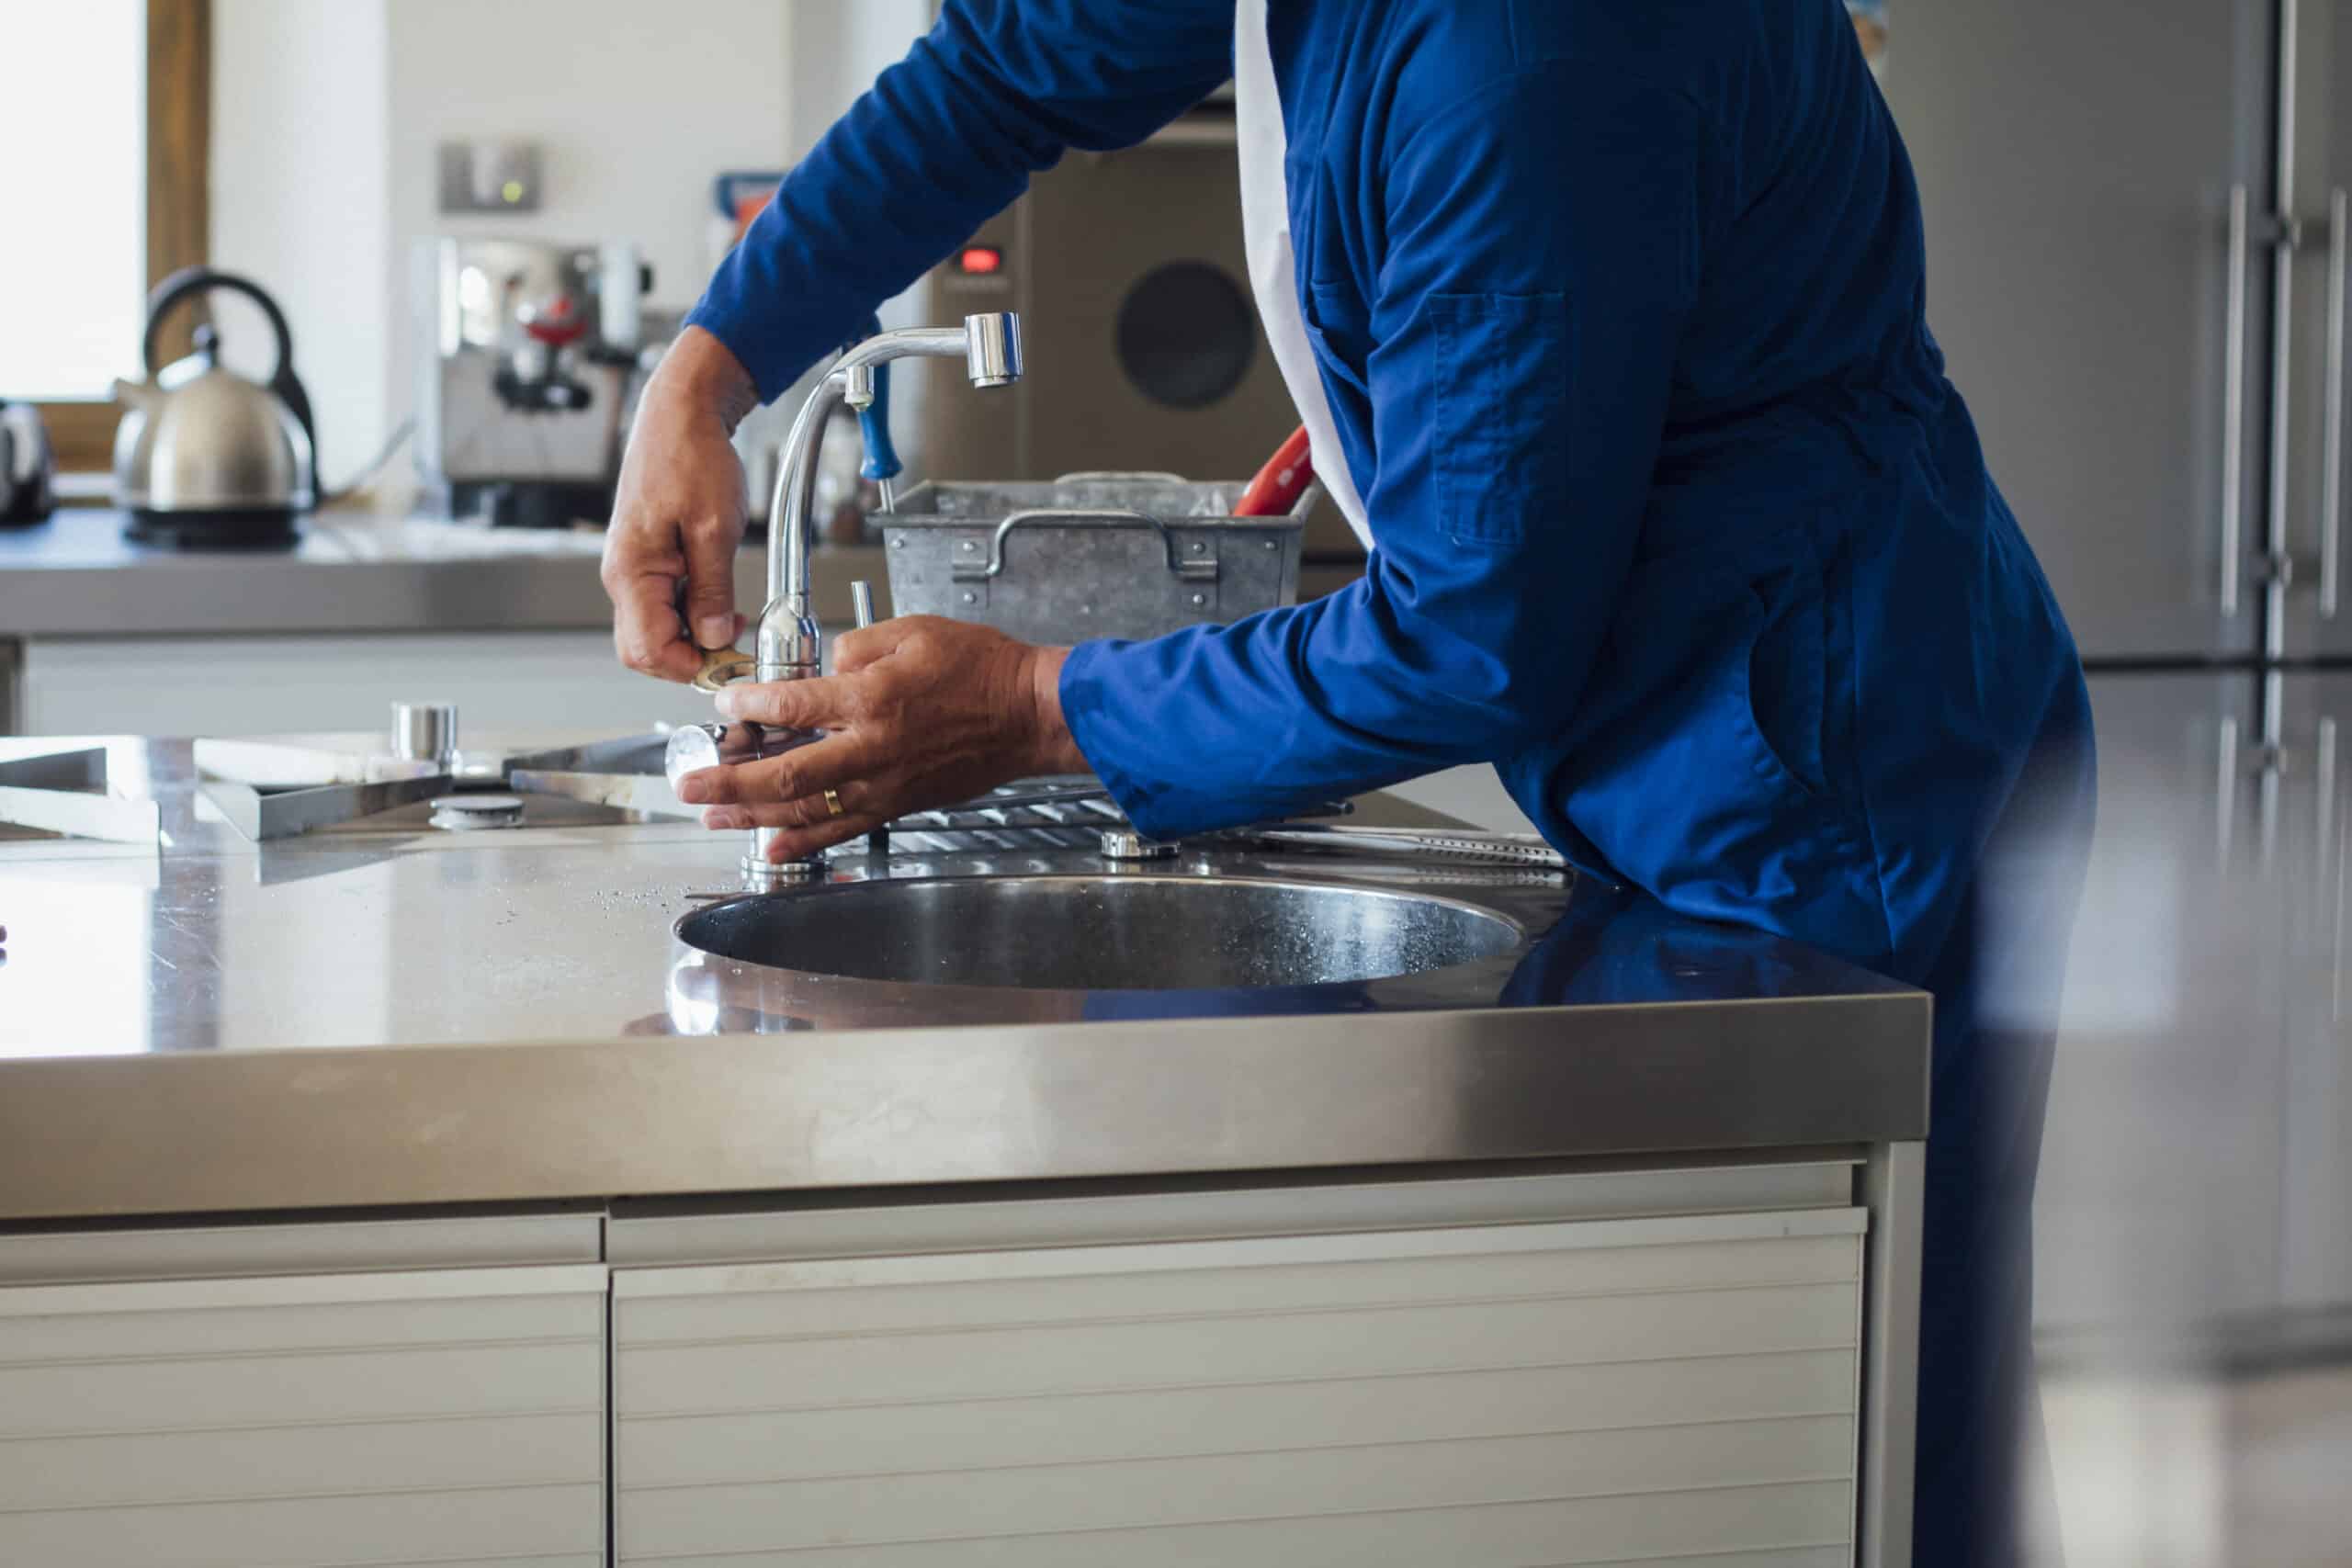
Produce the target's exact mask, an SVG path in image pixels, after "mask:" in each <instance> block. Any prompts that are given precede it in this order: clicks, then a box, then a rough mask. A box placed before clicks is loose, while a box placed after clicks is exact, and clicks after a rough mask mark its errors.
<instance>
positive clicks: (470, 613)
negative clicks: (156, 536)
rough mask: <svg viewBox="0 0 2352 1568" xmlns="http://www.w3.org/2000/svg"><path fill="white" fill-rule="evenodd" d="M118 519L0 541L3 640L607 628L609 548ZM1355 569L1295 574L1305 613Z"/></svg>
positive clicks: (868, 563) (830, 570)
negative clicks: (281, 532) (197, 542)
mask: <svg viewBox="0 0 2352 1568" xmlns="http://www.w3.org/2000/svg"><path fill="white" fill-rule="evenodd" d="M122 524H123V518H122V514H121V513H119V512H114V511H110V510H105V509H86V508H67V509H65V510H63V511H61V512H60V513H57V515H56V516H54V517H53V518H51V520H50V521H48V522H47V523H42V524H37V525H32V526H30V527H0V637H122V636H139V637H166V636H178V635H183V634H223V635H235V634H247V635H250V634H254V633H265V632H385V631H522V630H552V629H576V628H580V627H598V626H609V625H610V624H611V622H612V610H611V606H610V605H609V604H606V603H605V591H604V588H603V586H602V585H601V584H600V583H599V582H598V581H597V580H596V566H597V560H598V558H599V556H600V555H601V553H602V551H603V549H604V539H605V536H604V534H603V533H602V532H601V531H599V530H594V529H575V530H555V529H530V528H491V527H488V526H485V525H481V524H479V523H452V522H449V521H447V520H445V519H438V518H433V517H387V516H379V515H377V514H374V513H367V512H360V511H328V512H323V513H319V514H318V515H316V516H314V517H311V518H309V519H307V520H306V521H305V522H304V523H303V524H302V534H301V537H300V540H299V541H298V542H297V543H295V544H294V545H292V546H290V547H284V548H278V549H264V550H211V551H189V550H175V549H163V548H157V547H153V546H150V545H140V544H134V543H132V542H130V540H128V539H125V538H124V537H123V536H122ZM1361 571H1362V568H1361V565H1360V564H1357V565H1350V564H1347V563H1339V564H1327V565H1317V564H1314V563H1309V564H1308V565H1307V566H1306V567H1305V568H1304V569H1302V571H1301V574H1300V576H1301V583H1300V592H1301V594H1302V595H1303V596H1306V597H1309V598H1312V597H1314V596H1316V595H1318V594H1322V593H1328V592H1331V591H1332V590H1333V589H1335V588H1337V587H1339V586H1340V585H1341V584H1342V583H1345V582H1347V581H1351V579H1353V578H1354V577H1356V576H1358V575H1360V573H1361ZM763 574H764V567H763V543H762V542H761V541H760V540H759V539H758V538H756V537H755V538H754V539H753V540H752V542H750V543H748V544H747V545H746V546H745V547H744V548H743V550H742V551H741V553H740V554H738V556H737V557H736V561H735V603H736V605H737V607H738V608H740V609H741V610H742V611H743V612H744V613H745V614H747V615H749V614H753V613H755V612H756V611H757V610H758V608H759V605H760V604H761V603H762V602H763V599H764V598H765V594H766V583H765V578H764V575H763ZM812 578H813V586H814V589H815V592H816V609H817V615H818V618H819V619H820V620H822V621H824V622H826V623H827V624H829V625H835V624H838V625H842V626H846V625H848V624H850V621H851V619H852V615H851V610H850V597H849V585H850V583H851V582H852V581H855V580H856V579H859V578H865V579H867V580H869V581H872V582H873V583H874V584H875V587H876V592H877V593H879V594H881V596H882V598H883V600H884V604H885V606H886V608H885V612H884V613H886V614H887V613H888V610H887V604H888V581H889V572H888V569H887V567H886V565H885V563H884V561H883V558H882V550H881V548H880V547H879V546H839V545H829V546H820V547H819V550H818V552H817V559H816V563H815V569H814V570H813V572H812Z"/></svg>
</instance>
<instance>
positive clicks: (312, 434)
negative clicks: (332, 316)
mask: <svg viewBox="0 0 2352 1568" xmlns="http://www.w3.org/2000/svg"><path fill="white" fill-rule="evenodd" d="M216 288H225V289H227V290H229V291H230V292H231V293H233V294H242V295H243V296H245V298H247V299H251V300H252V301H253V302H254V304H256V305H258V306H260V307H261V313H262V314H263V316H265V317H266V318H267V319H268V321H269V330H270V332H271V333H273V334H275V335H276V337H277V365H276V366H275V367H272V368H271V370H270V373H269V389H270V390H271V391H272V392H275V393H276V394H277V399H278V400H279V401H280V402H282V403H284V404H285V405H286V407H287V410H288V412H290V413H292V414H293V416H294V423H297V424H299V425H300V426H301V427H302V434H303V435H304V436H306V437H308V438H309V440H310V443H311V494H312V496H314V497H317V496H322V495H323V494H324V487H323V486H322V484H321V483H320V480H319V429H318V423H317V421H316V420H315V419H314V418H313V417H312V415H311V394H310V393H309V392H307V391H305V390H304V389H303V388H302V381H301V378H300V377H298V376H296V375H295V374H294V334H293V333H292V332H291V331H290V330H289V329H288V327H287V325H286V312H284V311H283V310H279V309H278V308H277V300H275V299H271V298H270V297H269V295H268V294H267V292H266V291H265V290H264V289H263V288H262V286H261V285H260V284H258V283H255V282H254V280H253V279H251V278H249V277H243V276H239V275H238V274H236V273H233V272H216V271H215V270H213V269H212V268H211V267H209V266H184V267H182V268H180V269H179V271H177V272H175V273H173V274H172V275H171V276H168V277H166V278H164V280H163V281H162V282H161V283H158V284H157V285H155V288H154V292H153V293H151V294H149V295H148V296H147V334H146V337H145V339H144V340H143V341H142V343H141V348H140V358H141V362H142V363H144V364H145V366H146V367H147V378H148V379H149V380H151V381H152V380H153V379H154V378H155V377H156V375H157V373H158V372H160V371H161V370H162V369H163V367H162V366H160V365H158V364H157V363H156V359H157V357H158V355H159V354H160V352H161V346H160V343H159V338H160V335H161V333H162V331H163V326H164V318H165V317H166V316H168V315H170V314H171V313H172V310H173V308H174V307H175V306H176V305H178V304H179V303H180V302H181V301H182V300H184V299H192V298H194V297H195V296H197V295H199V294H209V293H211V292H212V291H213V290H214V289H216Z"/></svg>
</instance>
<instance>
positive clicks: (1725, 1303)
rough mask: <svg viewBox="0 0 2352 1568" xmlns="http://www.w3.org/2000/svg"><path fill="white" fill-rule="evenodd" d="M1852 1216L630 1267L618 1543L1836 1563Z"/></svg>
mask: <svg viewBox="0 0 2352 1568" xmlns="http://www.w3.org/2000/svg"><path fill="white" fill-rule="evenodd" d="M1862 1223H1863V1216H1862V1214H1861V1213H1860V1211H1858V1210H1851V1209H1826V1210H1810V1211H1804V1212H1788V1213H1747V1214H1722V1215H1706V1216H1696V1217H1690V1218H1670V1219H1669V1218H1660V1219H1635V1220H1613V1221H1611V1220H1602V1221H1585V1222H1578V1223H1573V1224H1510V1225H1488V1226H1474V1227H1456V1228H1446V1229H1430V1230H1419V1231H1401V1232H1388V1233H1374V1234H1358V1235H1321V1236H1296V1237H1275V1238H1264V1239H1250V1240H1235V1241H1202V1242H1177V1243H1166V1244H1157V1245H1150V1246H1135V1247H1117V1246H1091V1247H1068V1248H1059V1249H1038V1250H1027V1251H1008V1252H989V1253H971V1254H939V1255H933V1256H926V1257H913V1258H856V1259H843V1260H835V1261H811V1262H797V1263H789V1264H770V1265H752V1266H741V1267H727V1268H693V1269H622V1270H617V1271H616V1273H615V1276H614V1292H615V1301H614V1342H615V1367H614V1378H615V1383H614V1389H615V1393H614V1397H615V1411H616V1427H615V1430H616V1439H615V1440H616V1452H615V1459H616V1470H615V1480H616V1527H617V1540H618V1550H619V1554H620V1560H621V1561H622V1562H628V1563H634V1564H663V1565H667V1568H684V1564H687V1563H709V1562H724V1563H728V1564H730V1565H733V1564H762V1563H768V1564H776V1565H784V1564H790V1565H792V1568H929V1565H932V1564H947V1563H953V1564H956V1568H964V1565H967V1564H970V1565H981V1568H988V1565H997V1564H1003V1565H1007V1568H1011V1565H1012V1564H1019V1565H1021V1568H1055V1565H1061V1564H1069V1565H1071V1568H1076V1565H1078V1564H1090V1565H1092V1564H1100V1563H1103V1562H1117V1563H1119V1564H1121V1568H1158V1565H1160V1564H1168V1565H1170V1568H1173V1565H1176V1564H1187V1565H1189V1564H1194V1563H1198V1562H1219V1563H1225V1564H1237V1565H1240V1564H1256V1563H1267V1564H1275V1563H1279V1564H1283V1568H1315V1565H1317V1564H1325V1563H1329V1564H1331V1565H1333V1568H1340V1565H1342V1564H1344V1565H1346V1568H1363V1565H1366V1564H1375V1565H1376V1564H1386V1563H1395V1564H1412V1565H1414V1568H1420V1565H1423V1564H1428V1563H1431V1562H1446V1563H1449V1564H1456V1565H1460V1568H1505V1565H1509V1568H1531V1565H1534V1564H1568V1563H1600V1562H1619V1561H1626V1560H1636V1559H1637V1560H1640V1561H1642V1562H1645V1563H1662V1562H1677V1561H1681V1560H1684V1559H1689V1560H1692V1561H1693V1562H1698V1561H1703V1562H1704V1563H1705V1564H1706V1565H1707V1568H1734V1565H1740V1564H1750V1565H1755V1568H1821V1565H1826V1564H1830V1563H1847V1562H1850V1561H1851V1557H1852V1545H1851V1537H1852V1519H1853V1514H1854V1491H1853V1486H1854V1475H1855V1450H1856V1419H1857V1412H1858V1393H1857V1387H1858V1384H1857V1371H1858V1361H1857V1355H1858V1344H1859V1333H1860V1278H1861V1247H1860V1243H1861V1234H1860V1233H1861V1228H1862Z"/></svg>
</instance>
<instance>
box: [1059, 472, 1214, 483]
mask: <svg viewBox="0 0 2352 1568" xmlns="http://www.w3.org/2000/svg"><path fill="white" fill-rule="evenodd" d="M1114 479H1127V480H1130V481H1142V480H1147V479H1148V480H1149V481H1151V482H1152V483H1154V484H1170V485H1182V484H1190V483H1192V482H1193V481H1192V480H1190V479H1186V478H1185V477H1184V476H1183V475H1182V474H1171V473H1170V472H1169V471H1168V470H1167V469H1165V468H1080V469H1079V470H1078V471H1077V472H1076V473H1070V474H1062V475H1059V476H1058V477H1057V478H1056V479H1055V480H1054V482H1055V483H1056V484H1057V485H1078V484H1101V483H1103V482H1105V481H1106V480H1114Z"/></svg>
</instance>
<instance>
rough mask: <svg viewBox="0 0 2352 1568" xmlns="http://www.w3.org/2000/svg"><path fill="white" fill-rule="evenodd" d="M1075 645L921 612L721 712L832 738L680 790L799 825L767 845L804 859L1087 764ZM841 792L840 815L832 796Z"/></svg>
mask: <svg viewBox="0 0 2352 1568" xmlns="http://www.w3.org/2000/svg"><path fill="white" fill-rule="evenodd" d="M1068 653H1069V649H1060V648H1037V647H1033V646H1032V645H1030V644H1028V643H1025V642H1015V641H1013V640H1012V638H1011V637H1006V636H1005V635H1004V634H1002V633H1001V632H998V631H994V630H991V629H990V628H989V627H987V626H972V625H969V624H967V623H966V622H963V621H948V620H942V619H940V618H938V617H937V616H934V615H909V616H906V617H904V618H902V619H898V620H889V621H884V622H881V623H880V624H879V625H876V626H868V627H866V628H865V629H864V630H862V631H854V632H845V633H843V634H842V638H841V640H840V642H838V643H837V644H835V645H834V649H833V654H834V658H833V664H834V671H835V672H834V673H833V674H831V675H830V676H826V677H822V678H820V679H817V680H809V681H771V682H760V683H756V684H754V683H751V682H737V683H736V684H734V685H731V686H729V687H727V688H726V689H724V690H723V691H721V692H720V693H719V694H718V711H719V712H720V713H722V714H724V715H726V716H728V717H729V718H730V719H754V720H757V721H758V722H759V723H762V724H768V725H776V726H780V727H783V728H791V729H804V730H811V729H821V730H823V731H825V736H824V739H821V740H818V741H816V742H814V743H813V744H811V745H808V746H803V747H801V748H799V749H798V750H793V751H788V752H786V753H785V754H784V755H783V756H781V757H771V758H768V759H767V760H765V761H757V762H741V763H738V764H736V765H734V766H731V767H717V768H706V769H704V770H703V771H702V772H700V773H688V774H687V775H686V776H685V778H684V779H683V780H681V781H680V782H679V786H678V796H679V798H680V799H682V800H684V801H685V802H687V803H688V804H690V805H698V806H707V807H710V808H711V809H709V810H707V811H706V812H704V813H703V823H704V825H705V826H707V827H711V828H752V827H760V828H788V829H793V831H791V832H787V833H784V834H780V835H778V837H777V840H776V841H775V844H773V845H772V846H771V847H770V849H769V854H770V857H771V858H773V859H776V860H795V859H798V858H800V857H802V856H806V855H809V854H813V853H815V852H817V851H819V850H820V849H823V848H825V847H826V846H827V845H829V844H838V843H842V842H843V841H845V840H850V839H854V838H856V837H858V836H859V835H860V834H863V833H868V832H871V831H872V830H873V829H876V828H878V827H880V826H882V825H883V824H884V823H886V822H888V821H889V820H890V819H891V818H896V817H902V816H904V815H906V814H907V813H908V812H910V811H923V810H928V809H930V808H931V807H940V806H952V805H954V804H956V802H958V801H963V800H969V799H971V798H972V797H973V796H975V795H981V794H984V793H986V792H987V791H989V790H991V789H993V788H995V787H996V786H997V785H998V784H1003V783H1005V782H1007V781H1008V780H1011V779H1016V778H1023V777H1027V776H1033V775H1035V774H1039V773H1084V772H1085V771H1086V769H1087V761H1086V759H1085V757H1084V756H1083V755H1082V754H1080V751H1079V750H1078V747H1077V745H1076V743H1075V742H1073V741H1072V740H1071V739H1070V735H1069V726H1068V725H1067V724H1066V723H1064V722H1063V719H1062V705H1061V695H1060V683H1061V669H1062V660H1063V659H1064V658H1065V657H1066V656H1067V655H1068ZM829 789H830V790H831V791H832V792H833V793H834V795H835V796H836V797H837V798H838V799H839V800H840V801H841V804H842V812H841V815H839V816H835V815H834V814H833V811H832V808H831V806H830V805H829V804H828V803H827V801H826V799H825V792H826V791H827V790H829Z"/></svg>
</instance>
